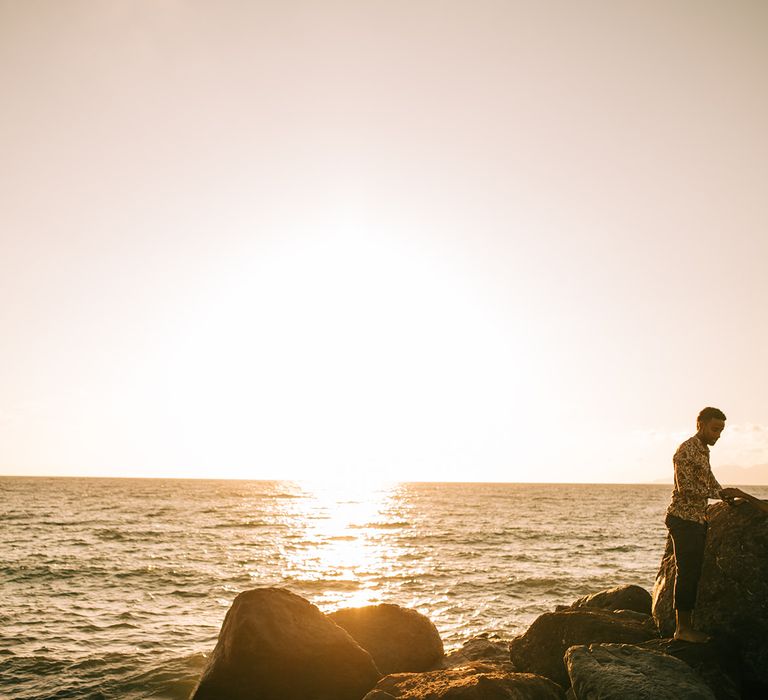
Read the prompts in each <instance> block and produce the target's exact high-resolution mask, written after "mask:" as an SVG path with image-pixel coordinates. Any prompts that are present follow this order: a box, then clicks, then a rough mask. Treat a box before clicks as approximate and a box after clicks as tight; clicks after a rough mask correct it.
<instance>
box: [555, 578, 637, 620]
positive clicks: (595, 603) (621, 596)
mask: <svg viewBox="0 0 768 700" xmlns="http://www.w3.org/2000/svg"><path fill="white" fill-rule="evenodd" d="M577 608H602V609H603V610H634V611H635V612H639V613H643V614H644V615H650V614H651V594H650V593H648V591H646V590H645V589H644V588H641V587H640V586H634V585H626V586H617V587H616V588H609V589H607V590H604V591H598V592H597V593H591V594H590V595H585V596H584V597H583V598H579V599H578V600H577V601H576V602H575V603H572V604H571V605H569V606H567V607H563V606H558V608H557V609H558V610H568V609H570V610H575V609H577Z"/></svg>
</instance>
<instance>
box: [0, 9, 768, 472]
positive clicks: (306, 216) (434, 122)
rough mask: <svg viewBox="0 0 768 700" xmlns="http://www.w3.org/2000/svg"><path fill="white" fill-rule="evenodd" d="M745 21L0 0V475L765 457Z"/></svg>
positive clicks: (641, 463) (666, 462) (664, 468)
mask: <svg viewBox="0 0 768 700" xmlns="http://www.w3.org/2000/svg"><path fill="white" fill-rule="evenodd" d="M766 38H768V4H766V3H764V2H761V1H758V0H751V1H747V0H741V1H739V0H737V1H735V2H728V3H724V2H708V1H706V0H696V1H693V0H690V1H688V0H678V1H676V2H673V3H670V2H667V1H666V0H665V1H661V0H658V1H657V0H647V1H646V2H636V3H616V2H612V1H609V0H604V1H594V0H593V1H589V0H587V1H585V2H580V3H572V2H566V1H565V0H562V1H556V0H548V1H545V2H541V1H539V0H537V1H535V2H533V1H532V2H525V1H514V0H505V1H503V2H502V1H492V0H473V1H472V2H467V1H464V2H456V1H452V0H420V1H416V2H414V1H413V0H410V1H409V2H400V1H397V0H388V1H387V2H377V1H370V2H352V1H350V2H337V1H330V0H329V1H315V2H283V1H281V2H276V1H269V2H267V1H264V2H258V1H256V2H254V1H250V0H249V1H245V0H243V1H240V0H228V1H227V0H225V1H220V2H210V1H209V2H202V1H194V0H133V1H131V2H127V1H124V0H120V1H117V0H99V1H98V2H97V1H95V0H93V1H90V2H84V1H82V0H69V1H68V2H59V1H58V0H47V1H40V0H0V95H1V96H2V109H0V333H1V334H2V337H1V338H0V474H30V475H34V474H38V475H94V476H95V475H102V476H113V475H114V476H158V477H169V476H173V477H236V478H252V479H274V478H291V479H294V478H295V479H298V478H315V479H320V480H326V481H329V482H333V481H340V480H353V479H371V480H374V479H401V480H402V479H405V480H436V481H512V482H515V481H522V482H526V481H534V482H548V481H552V482H646V481H653V480H655V479H658V478H664V477H669V476H671V455H672V453H673V452H674V449H675V447H676V445H677V444H679V443H680V442H681V441H682V440H683V439H685V438H687V437H689V436H690V435H692V434H693V433H694V432H695V417H696V415H697V413H698V412H699V410H700V409H701V408H703V407H704V406H707V405H714V406H718V407H720V408H722V409H723V410H724V411H725V413H726V414H727V416H728V423H727V426H728V427H727V429H726V432H725V433H724V435H723V438H722V439H721V442H720V443H719V444H718V445H717V446H716V447H715V448H713V452H712V463H713V467H715V473H716V474H717V473H718V466H727V465H734V466H739V467H745V468H750V467H754V466H755V465H764V464H766V463H768V392H766V388H768V362H767V361H766V358H767V357H768V323H767V322H766V319H768V314H767V313H766V302H767V301H768V274H766V262H767V261H768V130H766V128H765V125H766V124H768V81H766V80H765V75H766V70H767V69H768V41H766Z"/></svg>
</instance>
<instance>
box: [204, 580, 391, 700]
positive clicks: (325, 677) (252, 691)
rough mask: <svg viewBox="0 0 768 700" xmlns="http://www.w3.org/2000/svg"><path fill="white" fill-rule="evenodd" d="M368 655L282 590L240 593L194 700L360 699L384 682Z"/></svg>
mask: <svg viewBox="0 0 768 700" xmlns="http://www.w3.org/2000/svg"><path fill="white" fill-rule="evenodd" d="M380 676H381V674H380V673H379V671H378V669H377V668H376V664H375V663H374V662H373V659H372V658H371V656H370V654H368V652H367V651H365V650H363V649H361V648H360V646H358V644H357V643H356V642H355V641H354V640H353V639H352V638H351V637H350V636H349V635H348V634H347V633H346V632H345V631H344V630H343V629H341V627H338V626H337V625H335V624H334V623H333V622H332V621H331V620H329V619H328V618H327V617H326V616H325V615H323V613H321V612H320V610H318V609H317V607H315V606H314V605H312V604H311V603H309V602H308V601H307V600H304V598H301V597H299V596H297V595H294V594H293V593H290V592H289V591H287V590H285V589H282V588H258V589H255V590H251V591H245V592H243V593H240V595H238V596H237V597H236V598H235V600H234V601H233V603H232V607H230V609H229V610H228V611H227V615H226V617H225V618H224V624H223V625H222V627H221V632H220V633H219V640H218V642H217V643H216V647H215V649H214V650H213V653H212V654H211V658H210V660H209V662H208V666H207V668H206V669H205V671H204V672H203V676H202V678H201V679H200V683H199V685H198V687H197V689H196V690H195V692H194V693H193V695H192V698H193V700H253V698H259V700H310V699H311V700H360V698H362V697H363V695H365V694H366V693H367V692H368V691H369V690H370V689H371V688H372V687H373V686H374V685H375V684H376V681H378V679H379V678H380Z"/></svg>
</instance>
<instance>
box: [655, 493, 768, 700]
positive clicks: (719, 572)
mask: <svg viewBox="0 0 768 700" xmlns="http://www.w3.org/2000/svg"><path fill="white" fill-rule="evenodd" d="M707 520H708V522H709V531H708V532H707V544H706V548H705V550H704V565H703V567H702V574H701V580H700V582H699V592H698V598H697V600H696V610H695V612H694V623H695V625H696V627H697V629H700V630H702V631H703V632H706V633H707V634H709V635H712V636H713V637H714V638H715V639H717V640H718V642H720V643H721V644H724V645H728V646H732V647H734V648H737V649H739V650H740V652H739V655H740V659H741V663H742V671H743V681H744V685H745V692H749V693H751V694H754V695H756V696H758V697H759V696H762V697H768V515H766V514H765V513H764V512H762V511H760V510H758V509H757V508H755V507H753V506H752V505H751V504H749V503H747V502H743V501H742V502H739V503H737V504H736V505H733V506H729V505H727V504H725V503H716V504H714V505H711V506H709V508H708V509H707ZM674 580H675V561H674V553H673V550H672V543H671V541H670V539H669V538H667V547H666V550H665V552H664V557H663V558H662V561H661V566H660V567H659V573H658V575H657V577H656V584H655V585H654V589H653V616H654V619H655V620H656V623H657V624H658V626H659V629H660V630H661V633H662V634H663V635H665V636H671V635H672V634H673V633H674V629H675V618H674V610H673V609H672V593H673V588H674Z"/></svg>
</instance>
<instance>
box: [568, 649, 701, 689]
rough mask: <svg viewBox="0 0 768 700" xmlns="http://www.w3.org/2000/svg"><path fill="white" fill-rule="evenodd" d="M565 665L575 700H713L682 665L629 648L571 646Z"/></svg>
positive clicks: (650, 652)
mask: <svg viewBox="0 0 768 700" xmlns="http://www.w3.org/2000/svg"><path fill="white" fill-rule="evenodd" d="M565 663H566V665H567V667H568V675H569V677H570V679H571V684H572V687H573V694H574V696H575V697H576V698H577V700H609V699H610V700H680V699H681V698H685V699H686V700H715V696H714V694H713V693H712V691H711V690H710V689H709V688H708V687H707V685H706V684H705V683H704V681H703V680H702V679H701V678H700V677H699V676H698V675H697V674H696V673H695V672H694V671H693V670H692V669H691V668H690V666H688V664H686V663H685V662H683V661H680V660H679V659H676V658H674V657H673V656H667V655H666V654H661V653H659V652H655V651H650V650H648V649H641V648H640V647H636V646H632V645H628V644H590V645H589V646H574V647H571V648H570V649H568V651H567V652H566V655H565Z"/></svg>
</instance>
